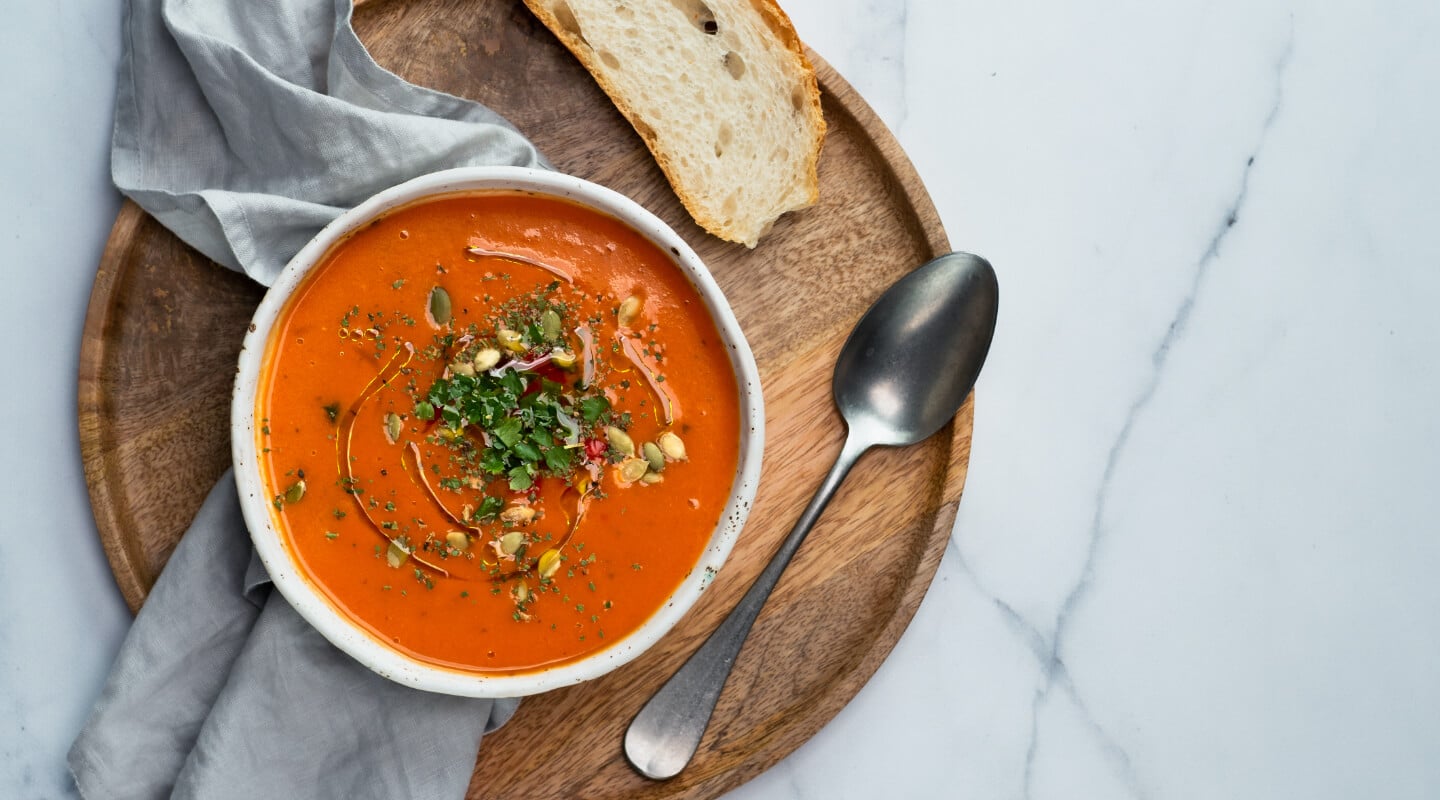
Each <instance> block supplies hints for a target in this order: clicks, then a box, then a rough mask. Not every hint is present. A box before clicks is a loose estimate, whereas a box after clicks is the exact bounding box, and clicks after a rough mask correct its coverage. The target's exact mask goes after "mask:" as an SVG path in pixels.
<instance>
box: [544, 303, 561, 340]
mask: <svg viewBox="0 0 1440 800" xmlns="http://www.w3.org/2000/svg"><path fill="white" fill-rule="evenodd" d="M540 332H541V333H543V334H544V335H545V341H547V342H553V341H555V340H556V339H558V338H560V315H559V314H556V313H555V309H553V308H547V309H545V313H543V314H541V315H540Z"/></svg>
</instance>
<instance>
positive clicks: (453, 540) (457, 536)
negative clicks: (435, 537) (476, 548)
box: [445, 531, 470, 550]
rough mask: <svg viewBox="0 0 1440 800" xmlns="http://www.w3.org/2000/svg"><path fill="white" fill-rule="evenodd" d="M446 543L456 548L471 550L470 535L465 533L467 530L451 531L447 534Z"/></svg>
mask: <svg viewBox="0 0 1440 800" xmlns="http://www.w3.org/2000/svg"><path fill="white" fill-rule="evenodd" d="M445 544H448V545H450V546H451V547H453V548H455V549H456V550H469V549H470V536H469V534H467V533H465V531H450V532H449V533H447V534H445Z"/></svg>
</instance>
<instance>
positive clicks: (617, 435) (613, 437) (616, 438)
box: [605, 425, 635, 456]
mask: <svg viewBox="0 0 1440 800" xmlns="http://www.w3.org/2000/svg"><path fill="white" fill-rule="evenodd" d="M605 439H606V441H608V442H610V446H611V447H613V448H615V449H616V450H618V451H620V452H621V453H624V454H625V455H627V456H633V455H635V440H634V439H631V438H630V434H628V433H626V432H625V431H622V430H620V429H619V428H617V427H615V426H614V425H607V426H606V427H605Z"/></svg>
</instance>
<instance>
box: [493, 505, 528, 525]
mask: <svg viewBox="0 0 1440 800" xmlns="http://www.w3.org/2000/svg"><path fill="white" fill-rule="evenodd" d="M532 519H535V509H534V508H532V507H530V506H510V507H509V508H507V509H505V510H504V511H501V512H500V521H501V522H503V523H505V524H507V525H525V524H528V523H529V522H530V520H532Z"/></svg>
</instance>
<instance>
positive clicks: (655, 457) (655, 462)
mask: <svg viewBox="0 0 1440 800" xmlns="http://www.w3.org/2000/svg"><path fill="white" fill-rule="evenodd" d="M640 452H641V453H644V454H645V461H646V463H648V464H649V465H650V470H651V471H652V472H664V471H665V454H664V453H662V452H660V447H659V446H658V445H656V444H655V443H654V442H646V443H645V444H644V445H642V446H641V447H640Z"/></svg>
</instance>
